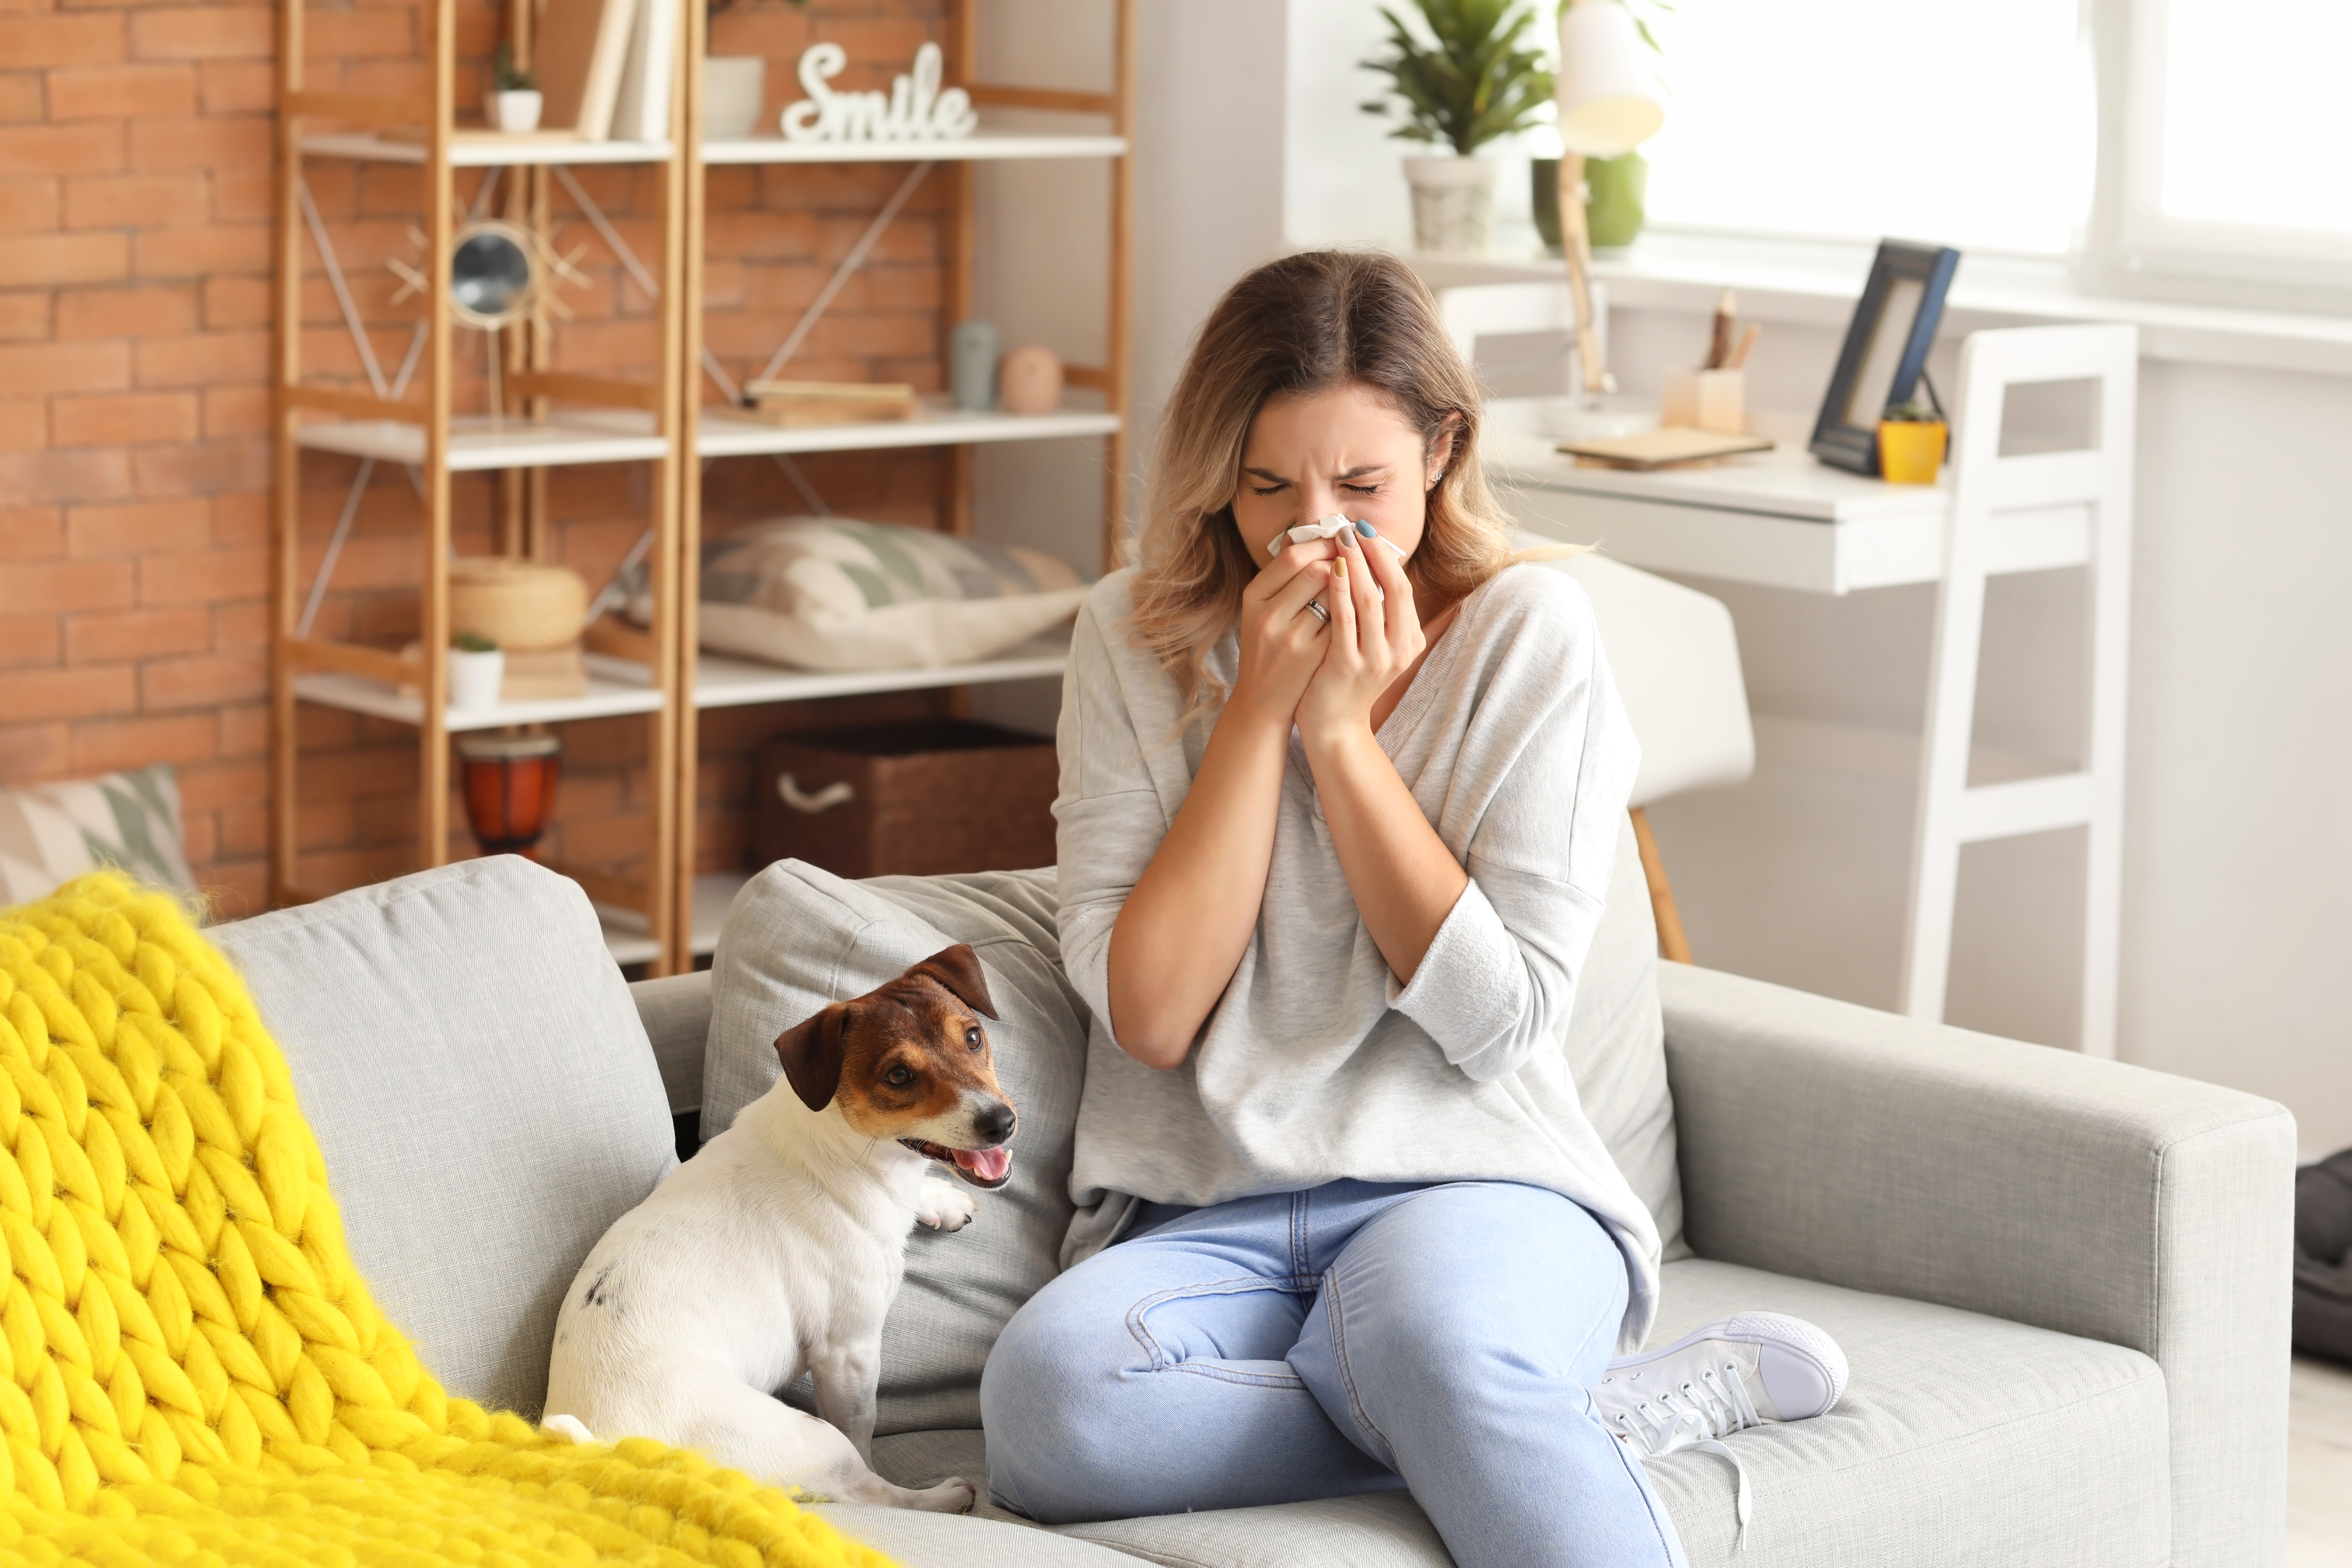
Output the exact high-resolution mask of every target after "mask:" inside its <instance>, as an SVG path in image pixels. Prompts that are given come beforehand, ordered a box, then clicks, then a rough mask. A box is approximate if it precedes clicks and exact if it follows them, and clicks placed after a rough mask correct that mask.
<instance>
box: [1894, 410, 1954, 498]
mask: <svg viewBox="0 0 2352 1568" xmlns="http://www.w3.org/2000/svg"><path fill="white" fill-rule="evenodd" d="M1950 433H1951V431H1950V426H1947V425H1946V424H1945V423H1944V422H1943V421H1942V420H1940V419H1882V420H1880V421H1879V422H1878V473H1879V477H1880V478H1881V479H1885V481H1886V482H1887V483H1888V484H1890V485H1932V484H1934V483H1935V482H1936V474H1937V470H1939V469H1941V468H1943V466H1944V441H1945V439H1946V437H1948V436H1949V435H1950Z"/></svg>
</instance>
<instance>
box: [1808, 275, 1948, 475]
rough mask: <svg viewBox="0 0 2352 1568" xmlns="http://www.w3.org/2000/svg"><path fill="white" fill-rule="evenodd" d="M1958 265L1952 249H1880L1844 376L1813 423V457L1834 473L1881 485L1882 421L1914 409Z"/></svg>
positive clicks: (1834, 381) (1834, 380)
mask: <svg viewBox="0 0 2352 1568" xmlns="http://www.w3.org/2000/svg"><path fill="white" fill-rule="evenodd" d="M1959 265H1960V253H1959V252H1958V251H1957V250H1955V249H1953V248H1952V247H1950V246H1948V245H1942V246H1937V245H1914V244H1912V243H1910V242H1909V241H1907V240H1900V239H1883V240H1881V241H1879V242H1878V255H1877V256H1876V257H1875V258H1874V259H1873V260H1872V261H1871V264H1870V281H1869V282H1867V283H1865V284H1864V286H1863V290H1862V299H1861V300H1860V301H1859V302H1858V303H1857V304H1856V305H1855V306H1854V308H1853V321H1852V322H1851V323H1850V324H1848V326H1847V327H1846V330H1845V346H1844V347H1843V349H1841V350H1839V351H1838V362H1837V372H1836V374H1833V375H1832V376H1831V377H1830V390H1829V395H1827V396H1826V397H1824V398H1822V412H1821V416H1820V417H1819V418H1818V419H1816V420H1815V421H1814V422H1813V441H1812V453H1813V456H1814V457H1816V458H1820V459H1821V460H1822V462H1824V463H1827V464H1829V465H1831V466H1832V467H1833V468H1844V469H1847V470H1849V471H1850V472H1853V473H1857V474H1867V475H1869V476H1871V477H1873V478H1876V477H1877V474H1878V420H1879V416H1881V415H1882V414H1884V413H1885V411H1886V409H1887V408H1888V407H1890V406H1892V405H1895V404H1898V403H1907V402H1909V401H1910V399H1911V395H1912V393H1913V392H1914V391H1915V390H1916V388H1917V386H1918V384H1919V376H1920V374H1921V373H1922V372H1923V371H1925V370H1926V369H1927V351H1928V349H1930V348H1931V347H1933V346H1934V345H1935V342H1936V328H1937V324H1938V323H1940V322H1941V321H1943V319H1944V296H1945V295H1946V294H1947V293H1948V292H1949V291H1950V289H1951V287H1952V274H1953V272H1954V271H1955V270H1957V269H1958V267H1959ZM1906 315H1907V317H1908V318H1909V319H1908V320H1907V321H1906V319H1905V317H1906Z"/></svg>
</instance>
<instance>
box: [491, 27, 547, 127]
mask: <svg viewBox="0 0 2352 1568" xmlns="http://www.w3.org/2000/svg"><path fill="white" fill-rule="evenodd" d="M546 101H547V100H545V99H544V98H542V97H541V96H540V91H539V79H538V78H537V77H536V76H533V75H532V74H531V73H530V71H528V70H525V69H523V68H520V67H519V66H517V65H516V64H515V58H514V46H513V45H512V44H500V45H499V49H498V53H497V54H495V55H493V56H491V57H490V123H491V124H492V125H493V126H496V127H497V128H498V129H499V130H500V131H505V132H514V133H518V134H520V133H524V132H532V131H536V130H538V129H539V116H540V110H541V108H543V107H544V106H545V104H546Z"/></svg>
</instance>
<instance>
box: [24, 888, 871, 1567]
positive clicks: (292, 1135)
mask: <svg viewBox="0 0 2352 1568" xmlns="http://www.w3.org/2000/svg"><path fill="white" fill-rule="evenodd" d="M0 1249H5V1256H6V1259H7V1264H8V1270H7V1273H6V1275H5V1277H0V1482H5V1485H0V1496H5V1499H6V1502H7V1507H6V1508H5V1510H0V1565H13V1564H16V1563H40V1564H50V1563H63V1562H73V1561H87V1562H90V1563H107V1564H131V1563H170V1564H213V1563H236V1564H246V1563H253V1564H278V1563H284V1564H288V1565H289V1568H291V1565H295V1564H300V1565H302V1568H314V1565H319V1564H357V1563H384V1564H392V1563H400V1564H404V1565H422V1564H426V1563H483V1564H502V1565H503V1564H512V1565H516V1568H520V1565H523V1564H540V1563H603V1562H615V1563H618V1562H627V1563H646V1564H653V1563H664V1564H669V1563H675V1564H686V1563H713V1564H722V1565H725V1568H752V1565H754V1564H773V1565H777V1568H785V1565H789V1568H835V1565H837V1564H856V1565H860V1568H887V1562H886V1560H885V1559H884V1558H883V1557H882V1556H881V1555H880V1554H879V1553H877V1552H873V1551H871V1550H870V1549H868V1548H866V1547H864V1546H860V1545H857V1544H856V1543H855V1542H847V1541H845V1540H844V1539H843V1538H842V1537H841V1536H840V1535H839V1534H838V1533H837V1532H835V1531H834V1529H833V1527H832V1526H831V1525H829V1524H828V1523H826V1522H825V1521H824V1520H822V1519H819V1518H817V1517H816V1516H815V1515H814V1514H811V1513H807V1512H804V1511H803V1510H801V1509H799V1508H798V1507H796V1506H795V1505H794V1504H793V1501H792V1500H790V1499H788V1498H786V1497H785V1496H784V1495H783V1494H782V1493H781V1492H779V1491H776V1490H775V1489H772V1488H767V1487H761V1486H758V1485H756V1484H755V1483H753V1482H752V1481H751V1480H750V1479H747V1478H745V1477H744V1476H742V1475H740V1474H738V1473H736V1472H734V1471H731V1470H722V1469H719V1468H717V1467H715V1466H713V1465H711V1464H710V1463H709V1462H708V1461H707V1460H704V1459H702V1458H698V1457H697V1456H695V1455H693V1454H690V1453H687V1452H684V1451H682V1450H679V1449H675V1448H669V1447H665V1446H663V1445H661V1444H659V1443H655V1442H651V1441H647V1440H643V1439H635V1440H631V1441H626V1442H623V1443H620V1444H618V1445H615V1446H614V1447H602V1446H598V1447H573V1446H572V1445H571V1444H569V1443H567V1442H565V1441H563V1440H562V1438H559V1437H554V1436H549V1435H547V1434H545V1433H542V1432H541V1431H539V1430H538V1429H537V1428H535V1427H533V1426H531V1425H530V1423H528V1422H526V1421H524V1420H523V1419H522V1418H521V1417H520V1416H517V1415H510V1414H507V1413H504V1412H490V1411H485V1410H483V1409H482V1408H481V1407H480V1406H478V1405H474V1404H471V1403H469V1402H467V1401H466V1400H462V1399H453V1398H451V1397H450V1396H449V1394H447V1393H446V1392H445V1391H444V1390H443V1389H442V1387H441V1385H440V1384H438V1383H437V1382H436V1381H435V1380H434V1378H433V1375H432V1373H429V1372H427V1371H426V1370H425V1367H424V1365H423V1364H422V1363H420V1362H419V1361H418V1360H417V1358H416V1354H415V1351H414V1350H412V1349H411V1348H410V1346H409V1343H408V1342H407V1340H406V1339H405V1338H404V1336H403V1335H402V1334H401V1332H400V1331H399V1330H398V1329H396V1328H394V1326H393V1325H392V1324H391V1323H390V1322H388V1321H385V1320H384V1318H383V1316H382V1315H381V1314H380V1313H379V1312H378V1311H377V1310H376V1308H375V1304H374V1302H373V1300H371V1299H370V1297H369V1294H368V1289H367V1285H366V1282H365V1281H364V1280H362V1279H361V1278H360V1277H359V1274H358V1272H357V1271H356V1270H355V1269H354V1268H352V1259H351V1256H350V1253H349V1252H348V1250H347V1249H346V1247H345V1246H344V1242H343V1232H342V1225H341V1219H340V1218H339V1217H338V1215H337V1212H336V1208H335V1203H334V1199H333V1197H332V1196H331V1194H329V1192H328V1190H327V1171H326V1164H325V1162H324V1160H323V1159H322V1158H321V1157H320V1152H319V1145H318V1142H317V1140H316V1139H314V1138H313V1137H312V1136H311V1134H310V1128H309V1126H308V1125H307V1124H306V1123H305V1122H304V1121H303V1119H302V1116H301V1113H300V1111H299V1110H298V1109H297V1108H296V1106H295V1103H294V1087H293V1080H292V1079H291V1078H290V1077H289V1074H288V1072H287V1068H286V1062H285V1058H283V1057H282V1056H280V1055H279V1054H278V1047H277V1046H276V1045H275V1044H274V1043H273V1042H272V1041H271V1040H270V1038H269V1037H268V1033H267V1032H266V1031H264V1029H263V1028H262V1026H261V1020H260V1016H259V1015H258V1014H257V1012H256V1011H255V1008H254V1005H253V1001H252V998H251V997H250V996H249V995H248V994H247V993H246V989H245V986H244V984H243V983H242V982H241V981H240V980H239V979H238V978H237V975H236V971H235V970H233V969H232V968H231V967H230V966H229V964H228V963H227V961H226V960H225V959H224V958H223V957H222V956H221V955H220V954H219V953H218V952H216V951H215V950H214V949H213V947H212V946H211V945H210V944H209V943H207V942H205V940H204V939H203V938H202V937H201V936H199V935H198V934H197V933H196V931H195V930H194V927H193V926H192V925H191V924H190V922H189V921H188V920H187V918H186V917H185V916H184V914H183V913H182V912H181V911H180V910H179V909H177V908H176V907H175V906H174V905H173V902H172V901H171V900H169V899H166V898H164V897H163V896H161V895H158V894H154V893H151V892H146V891H142V890H141V889H136V888H134V887H132V886H131V884H130V883H129V882H127V881H125V880H124V879H121V877H119V876H115V875H112V874H108V875H102V876H96V877H86V878H83V879H80V880H79V881H74V882H69V883H68V884H67V885H66V886H65V887H63V888H61V889H58V891H57V892H56V893H54V894H52V895H51V896H50V897H49V898H48V899H47V900H43V901H42V902H39V903H36V904H30V905H26V906H25V907H23V908H21V909H16V910H5V911H0Z"/></svg>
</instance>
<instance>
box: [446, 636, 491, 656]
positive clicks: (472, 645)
mask: <svg viewBox="0 0 2352 1568" xmlns="http://www.w3.org/2000/svg"><path fill="white" fill-rule="evenodd" d="M449 646H450V647H454V648H456V649H457V651H458V652H459V653H496V652H498V651H499V645H498V644H496V643H494V642H492V641H491V640H490V639H489V638H488V637H484V636H483V635H482V634H481V633H479V632H459V633H458V634H457V636H456V637H451V638H450V639H449Z"/></svg>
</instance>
